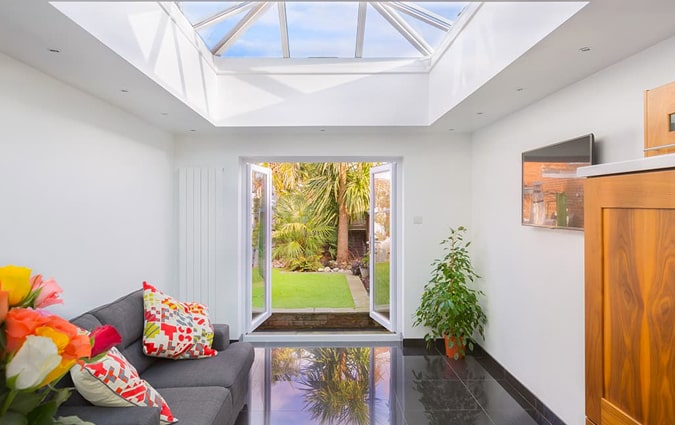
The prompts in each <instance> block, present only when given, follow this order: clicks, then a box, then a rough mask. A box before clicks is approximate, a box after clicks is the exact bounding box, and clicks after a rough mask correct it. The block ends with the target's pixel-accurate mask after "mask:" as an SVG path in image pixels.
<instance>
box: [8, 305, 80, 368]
mask: <svg viewBox="0 0 675 425" xmlns="http://www.w3.org/2000/svg"><path fill="white" fill-rule="evenodd" d="M6 323H7V324H6V334H7V351H8V352H10V353H13V352H16V350H18V349H19V348H21V344H23V341H24V340H25V339H26V337H27V336H28V335H38V333H43V334H44V333H49V335H51V336H53V335H56V334H57V333H58V335H60V336H62V337H61V338H60V339H59V341H60V343H59V341H56V340H55V341H54V343H55V344H56V345H57V347H59V354H60V355H62V356H63V357H64V358H65V359H66V360H77V359H79V358H88V357H89V356H90V355H91V342H90V340H89V337H88V336H87V335H85V334H82V333H81V332H80V328H78V327H77V326H75V325H73V324H72V323H70V322H68V321H67V320H65V319H63V318H61V317H59V316H55V315H51V314H48V313H45V312H44V311H40V310H33V309H30V308H13V309H11V310H10V311H9V312H8V313H7V318H6ZM45 328H48V329H49V330H45ZM38 329H40V330H39V331H38ZM64 338H67V342H66V343H63V341H66V339H64ZM52 339H53V340H54V338H52Z"/></svg>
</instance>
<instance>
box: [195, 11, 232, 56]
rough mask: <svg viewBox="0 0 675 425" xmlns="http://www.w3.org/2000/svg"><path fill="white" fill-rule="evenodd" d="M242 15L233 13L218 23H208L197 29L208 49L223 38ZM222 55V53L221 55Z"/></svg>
mask: <svg viewBox="0 0 675 425" xmlns="http://www.w3.org/2000/svg"><path fill="white" fill-rule="evenodd" d="M242 16H243V15H234V16H231V17H229V18H227V19H223V20H221V21H220V22H218V25H210V26H208V27H205V28H204V29H201V30H199V36H200V37H201V38H202V40H203V41H204V44H206V47H208V48H209V50H212V49H213V48H214V47H215V46H216V44H218V42H219V41H220V40H222V39H223V37H225V36H226V35H227V34H228V33H229V32H230V31H231V30H232V28H234V26H235V25H237V23H238V22H239V21H240V20H241V18H242ZM223 56H224V55H223Z"/></svg>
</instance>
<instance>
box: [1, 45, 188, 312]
mask: <svg viewBox="0 0 675 425" xmlns="http://www.w3.org/2000/svg"><path fill="white" fill-rule="evenodd" d="M0 116H1V117H2V126H1V127H0V132H1V136H0V200H1V201H0V264H1V265H4V264H17V265H24V266H27V267H31V268H32V269H33V270H34V272H35V273H42V274H44V275H45V277H54V278H55V279H56V280H57V282H58V283H59V284H60V285H61V286H62V288H63V289H64V293H63V299H64V300H65V303H64V305H62V306H56V307H55V308H52V311H55V312H57V313H59V314H62V315H64V316H66V317H68V318H70V317H73V316H75V315H77V314H79V313H81V312H83V311H86V310H88V309H89V308H92V307H94V306H97V305H99V304H101V303H104V302H108V301H112V300H113V299H114V297H117V296H121V295H123V294H125V293H127V292H130V291H132V290H134V289H138V288H140V287H141V283H142V281H143V280H144V279H147V280H148V281H152V282H155V283H156V284H157V285H158V286H160V287H162V288H167V290H171V289H172V288H173V289H177V283H176V282H175V280H176V279H175V275H176V270H175V269H176V266H175V263H176V262H175V257H176V255H175V245H176V243H175V227H176V225H175V221H176V220H175V213H174V211H175V202H174V196H175V194H174V192H175V186H176V184H175V180H176V178H175V176H174V170H173V140H172V138H171V136H169V135H168V134H166V133H163V132H160V131H158V130H156V129H154V128H152V127H150V126H148V125H146V124H144V123H143V122H141V121H139V120H138V119H137V118H135V117H133V116H131V115H129V114H127V113H125V112H122V111H120V110H119V109H116V108H114V107H112V106H110V105H108V104H106V103H103V102H101V101H99V100H98V99H95V98H93V97H91V96H89V95H86V94H84V93H82V92H81V91H78V90H75V89H73V88H71V87H69V86H66V85H64V84H62V83H60V82H59V81H56V80H54V79H52V78H51V77H48V76H46V75H44V74H41V73H39V72H38V71H36V70H34V69H32V68H30V67H27V66H25V65H23V64H21V63H19V62H17V61H15V60H13V59H11V58H9V57H7V56H5V55H2V54H0Z"/></svg>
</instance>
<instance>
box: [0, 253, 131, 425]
mask: <svg viewBox="0 0 675 425" xmlns="http://www.w3.org/2000/svg"><path fill="white" fill-rule="evenodd" d="M61 292H62V290H61V288H60V287H59V285H58V284H57V283H56V281H54V279H47V280H43V279H42V276H41V275H35V276H33V277H31V270H30V269H28V268H26V267H17V266H11V265H10V266H5V267H0V423H2V424H7V425H55V424H60V425H66V424H73V425H74V424H86V423H88V422H84V421H81V420H79V419H78V418H76V417H72V416H71V417H66V418H64V417H59V418H55V415H56V410H57V409H58V407H59V406H60V405H61V404H62V403H63V402H64V401H66V400H67V399H68V397H69V396H70V391H71V390H72V388H56V387H55V386H54V385H55V384H56V383H57V382H58V381H59V380H60V379H61V378H62V377H63V376H64V375H65V374H66V373H67V372H68V371H69V370H70V368H71V367H72V366H74V365H75V364H76V363H79V362H88V361H92V360H96V359H97V358H99V357H101V356H103V355H104V354H105V352H106V351H107V350H108V349H110V348H111V347H112V346H113V345H115V344H118V343H119V342H120V341H121V338H120V335H119V333H118V332H117V330H116V329H115V328H114V327H112V326H109V325H106V326H102V327H99V328H96V329H94V330H93V331H92V332H90V333H87V332H86V331H84V330H82V329H80V328H79V327H77V326H75V325H73V324H72V323H70V322H68V321H67V320H65V319H63V318H61V317H59V316H57V315H54V314H52V313H49V312H48V311H46V310H44V308H45V307H47V306H50V305H53V304H59V303H63V300H61V299H60V298H59V294H60V293H61Z"/></svg>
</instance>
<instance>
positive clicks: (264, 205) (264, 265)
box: [247, 164, 272, 332]
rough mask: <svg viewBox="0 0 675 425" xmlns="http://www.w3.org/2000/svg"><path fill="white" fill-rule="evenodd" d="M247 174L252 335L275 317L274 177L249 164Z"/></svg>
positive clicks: (265, 170) (265, 169) (263, 169)
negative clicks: (273, 305)
mask: <svg viewBox="0 0 675 425" xmlns="http://www.w3.org/2000/svg"><path fill="white" fill-rule="evenodd" d="M248 167H249V172H248V185H247V187H248V205H249V208H248V211H249V216H248V218H249V220H248V221H249V225H248V232H249V233H248V240H249V252H248V266H247V268H248V271H249V273H248V275H249V278H248V282H249V285H248V287H249V294H250V297H249V312H250V315H249V319H250V326H249V332H250V331H253V330H254V329H255V328H257V327H258V326H260V324H261V323H262V322H263V321H265V319H267V318H268V317H270V315H271V314H272V296H271V294H272V291H271V287H272V267H271V264H272V253H271V250H272V242H271V229H272V211H271V181H272V174H271V171H270V170H269V169H267V168H263V167H260V166H257V165H253V164H249V165H248Z"/></svg>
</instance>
